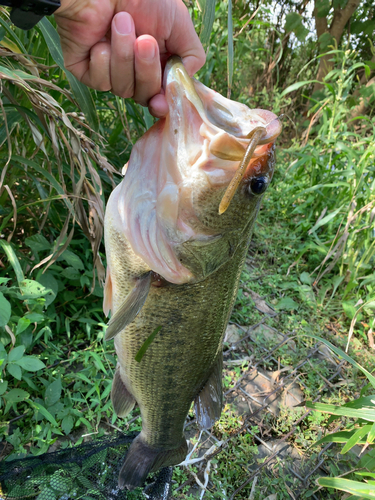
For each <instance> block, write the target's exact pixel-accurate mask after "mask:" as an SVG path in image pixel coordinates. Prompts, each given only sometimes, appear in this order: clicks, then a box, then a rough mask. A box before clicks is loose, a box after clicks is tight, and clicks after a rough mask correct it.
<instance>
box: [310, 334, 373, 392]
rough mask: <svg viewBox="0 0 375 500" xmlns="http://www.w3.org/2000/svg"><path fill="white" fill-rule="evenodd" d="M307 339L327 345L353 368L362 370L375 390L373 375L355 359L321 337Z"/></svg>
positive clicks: (312, 336)
mask: <svg viewBox="0 0 375 500" xmlns="http://www.w3.org/2000/svg"><path fill="white" fill-rule="evenodd" d="M306 337H310V338H312V339H315V340H318V341H319V342H322V343H323V344H325V345H326V346H327V347H329V348H330V349H331V350H332V351H333V352H334V353H335V354H337V355H338V356H340V357H341V358H343V359H345V361H347V362H348V363H351V364H352V365H353V366H355V367H356V368H357V369H358V370H360V371H361V372H362V373H363V374H364V375H366V377H367V379H368V381H369V382H370V384H371V385H372V386H373V387H374V389H375V377H374V376H373V375H371V373H370V372H368V371H367V370H366V368H363V366H361V365H360V364H359V363H357V361H354V359H353V358H351V357H350V356H348V355H347V354H346V353H345V352H344V351H342V350H341V349H339V348H338V347H336V346H334V345H333V344H331V342H328V340H325V339H322V338H320V337H316V336H315V335H306Z"/></svg>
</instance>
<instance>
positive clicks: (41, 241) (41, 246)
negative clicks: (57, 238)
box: [25, 234, 51, 252]
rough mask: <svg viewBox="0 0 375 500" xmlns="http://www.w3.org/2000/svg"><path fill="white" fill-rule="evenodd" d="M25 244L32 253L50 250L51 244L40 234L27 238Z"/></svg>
mask: <svg viewBox="0 0 375 500" xmlns="http://www.w3.org/2000/svg"><path fill="white" fill-rule="evenodd" d="M25 244H26V245H27V246H28V247H30V248H31V250H32V251H33V252H42V251H43V250H51V243H50V242H49V241H48V240H47V239H46V238H45V237H44V236H43V235H42V234H34V235H33V236H29V237H28V238H26V239H25Z"/></svg>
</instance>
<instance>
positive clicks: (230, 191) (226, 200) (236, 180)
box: [219, 127, 266, 215]
mask: <svg viewBox="0 0 375 500" xmlns="http://www.w3.org/2000/svg"><path fill="white" fill-rule="evenodd" d="M265 133H266V128H265V127H256V128H254V129H253V130H252V131H251V132H250V133H249V134H248V136H247V137H248V138H249V139H250V142H249V144H248V146H247V148H246V151H245V154H244V155H243V158H242V160H241V163H240V166H239V167H238V170H237V172H236V173H235V174H234V177H233V179H232V180H231V181H230V183H229V186H228V187H227V190H226V191H225V193H224V196H223V198H222V200H221V202H220V205H219V215H222V214H223V213H224V212H225V211H226V210H227V208H228V207H229V205H230V202H231V201H232V198H233V196H234V193H235V192H236V191H237V188H238V186H239V185H240V182H241V181H242V179H243V176H244V175H245V172H246V169H247V166H248V165H249V162H250V160H251V158H252V156H253V154H254V151H255V148H256V147H257V146H258V144H259V141H260V140H261V139H262V137H263V136H264V134H265Z"/></svg>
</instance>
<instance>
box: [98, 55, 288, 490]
mask: <svg viewBox="0 0 375 500" xmlns="http://www.w3.org/2000/svg"><path fill="white" fill-rule="evenodd" d="M164 88H165V96H166V99H167V102H168V104H169V108H170V113H169V115H168V116H167V117H166V118H165V119H162V120H159V122H157V123H156V124H155V125H154V126H153V127H151V128H150V129H149V130H148V132H147V133H146V134H145V135H144V136H143V137H142V138H141V139H140V140H139V141H138V142H137V143H136V145H135V146H134V147H133V151H132V154H131V157H130V161H129V165H128V168H127V171H126V175H125V178H124V180H123V181H122V183H121V184H120V185H119V186H117V188H116V189H115V190H114V191H113V193H112V194H111V197H110V199H109V201H108V205H107V210H106V215H105V224H104V226H105V245H106V253H107V278H106V285H105V294H104V295H105V297H104V310H105V312H106V313H108V312H109V310H111V312H112V317H111V319H110V321H109V323H108V328H107V330H106V340H109V339H112V338H114V343H115V348H116V353H117V356H118V366H117V368H116V373H115V376H114V381H113V385H112V392H111V399H112V403H113V407H114V409H115V411H116V412H117V414H118V415H119V416H125V415H126V414H127V413H128V412H129V411H130V410H131V409H132V408H133V407H134V405H135V404H136V403H137V404H138V406H139V408H140V412H141V417H142V430H141V433H140V434H139V436H138V437H137V438H136V439H135V440H134V442H133V443H132V445H131V446H130V448H129V451H128V453H127V455H126V457H125V461H124V463H123V465H122V468H121V471H120V475H119V486H120V487H124V486H126V487H128V488H129V489H132V488H134V487H136V486H140V485H141V484H142V483H143V482H144V480H145V479H146V477H147V475H148V473H149V472H153V471H156V470H157V469H159V468H160V467H165V466H169V465H175V464H178V463H180V462H182V461H183V460H184V459H185V456H186V453H187V444H186V440H185V437H184V433H183V428H184V423H185V420H186V417H187V415H188V412H189V409H190V407H191V403H192V402H193V401H195V413H196V418H197V423H198V425H199V426H200V427H201V428H210V427H211V426H212V425H213V424H214V422H215V421H216V420H217V419H218V418H219V417H220V413H221V405H222V381H221V377H222V374H221V372H222V342H223V337H224V333H225V329H226V326H227V324H228V321H229V317H230V314H231V311H232V308H233V304H234V301H235V298H236V294H237V290H238V285H239V279H240V274H241V270H242V267H243V264H244V261H245V257H246V254H247V250H248V247H249V244H250V239H251V234H252V230H253V226H254V223H255V219H256V216H257V213H258V211H259V207H260V204H261V199H262V195H263V193H264V191H265V188H266V187H267V186H268V184H269V183H270V181H271V178H272V174H273V169H274V141H275V139H276V137H277V136H278V134H279V133H280V131H281V125H280V124H279V122H278V121H277V118H276V117H275V115H274V114H273V113H271V112H268V111H263V110H250V109H249V108H247V106H245V105H243V104H239V103H234V102H233V101H230V100H228V99H225V98H224V97H222V96H220V95H219V94H217V93H216V92H214V91H212V90H210V89H208V88H206V87H204V86H203V85H202V84H201V83H199V82H196V81H193V80H191V79H190V77H189V76H188V75H187V73H186V71H185V69H184V67H183V65H182V63H181V60H179V59H178V58H172V59H171V60H170V61H169V62H168V63H167V66H166V69H165V75H164ZM202 104H203V105H202ZM225 109H228V113H225V112H224V110H225ZM177 125H178V126H177ZM251 128H253V129H254V130H256V131H260V132H261V133H260V134H259V137H260V139H259V141H260V142H258V139H257V135H256V134H252V133H251ZM256 133H257V132H256ZM252 135H253V136H254V139H251V137H252ZM210 140H212V141H213V145H214V147H213V148H212V151H211V150H210V147H209V146H210V144H209V141H210ZM247 143H248V145H247V146H246V144H247ZM199 148H201V154H197V150H199ZM242 151H246V153H245V154H246V155H247V156H246V158H249V165H248V166H247V165H246V163H247V160H246V162H245V160H243V161H242V160H241V156H240V154H242ZM253 153H254V154H253ZM244 158H245V157H244ZM239 165H242V166H241V168H240V169H238V167H239ZM237 170H238V174H237V175H236V172H237ZM234 178H236V179H237V181H236V182H231V181H232V179H234ZM231 186H234V188H233V189H232V188H231ZM223 197H224V199H225V200H226V202H225V204H224V205H225V209H224V210H220V212H219V206H221V201H222V200H223ZM159 327H161V329H160V328H159ZM154 332H155V336H154ZM151 338H152V341H151ZM140 353H141V354H142V355H141V356H140ZM139 356H140V358H139ZM136 358H137V359H136Z"/></svg>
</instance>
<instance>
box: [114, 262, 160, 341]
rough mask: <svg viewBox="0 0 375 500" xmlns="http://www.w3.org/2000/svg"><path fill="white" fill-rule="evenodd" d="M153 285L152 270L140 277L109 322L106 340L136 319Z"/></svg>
mask: <svg viewBox="0 0 375 500" xmlns="http://www.w3.org/2000/svg"><path fill="white" fill-rule="evenodd" d="M150 286H151V271H150V272H149V273H147V274H144V275H143V276H141V277H140V278H138V280H137V283H136V285H135V287H134V288H133V290H132V291H131V292H130V293H129V295H128V296H127V297H126V299H125V300H124V302H123V303H122V304H121V306H120V307H119V309H118V310H117V311H116V312H115V314H114V315H113V316H112V318H111V319H110V321H109V323H108V328H107V331H106V333H105V340H111V339H113V338H114V337H115V336H116V335H117V334H118V333H120V332H121V331H122V330H123V329H124V328H125V327H126V326H127V325H128V324H129V323H131V322H132V321H134V319H135V318H136V316H137V314H138V313H139V312H140V310H141V309H142V307H143V304H144V303H145V302H146V299H147V295H148V292H149V290H150Z"/></svg>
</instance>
